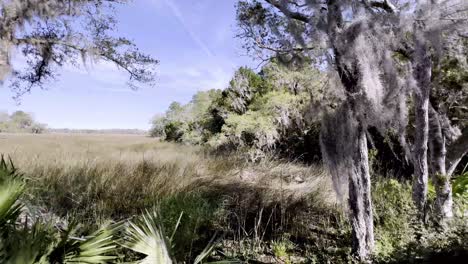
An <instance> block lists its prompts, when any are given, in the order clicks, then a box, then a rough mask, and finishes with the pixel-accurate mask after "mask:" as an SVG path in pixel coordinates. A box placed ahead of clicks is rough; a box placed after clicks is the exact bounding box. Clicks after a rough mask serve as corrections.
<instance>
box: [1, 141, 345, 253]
mask: <svg viewBox="0 0 468 264" xmlns="http://www.w3.org/2000/svg"><path fill="white" fill-rule="evenodd" d="M0 153H2V154H3V155H5V156H8V157H10V158H11V159H12V161H13V162H14V164H15V166H17V167H18V168H19V169H20V171H21V172H22V173H24V174H25V176H26V178H27V179H28V181H29V184H28V186H29V188H28V192H27V199H25V200H26V201H25V202H26V203H27V204H29V208H34V209H33V210H32V211H36V212H34V213H35V214H39V215H41V216H50V215H52V216H53V217H54V218H55V219H57V220H56V221H58V222H59V221H66V219H68V218H72V219H74V220H75V221H76V220H77V219H78V221H79V222H80V223H82V224H85V225H86V226H87V227H88V228H90V229H92V228H97V227H98V226H99V225H100V224H102V223H104V222H106V221H109V220H112V221H116V220H121V219H128V218H129V217H132V216H134V215H137V214H141V213H142V212H144V210H146V209H151V208H153V207H155V206H157V207H159V208H161V209H160V210H161V211H162V214H163V218H164V219H165V226H167V228H168V229H172V228H174V226H175V223H176V222H177V217H178V216H179V215H180V214H181V213H183V218H182V224H181V225H180V226H179V228H178V232H180V233H181V234H180V239H181V240H180V241H179V242H178V248H179V251H177V250H176V253H177V254H179V255H180V256H179V257H180V258H182V259H187V260H189V259H190V258H191V256H192V253H191V252H192V251H196V250H197V249H196V248H197V247H194V246H193V243H198V244H199V245H200V247H201V246H202V245H204V243H206V242H207V240H209V239H210V236H209V234H212V233H213V232H221V233H225V234H227V238H228V239H225V240H223V241H224V242H223V243H227V244H229V245H225V246H223V247H225V248H229V249H230V250H227V251H229V252H231V254H232V255H233V256H237V255H239V252H241V253H242V254H241V255H249V254H254V252H257V251H259V249H258V248H255V247H260V248H261V246H260V245H261V244H262V243H263V240H271V241H276V240H278V239H280V238H281V237H282V235H283V234H288V236H289V235H291V236H297V235H299V234H301V236H302V233H303V232H305V231H307V230H308V227H307V228H306V229H304V228H305V227H306V226H307V225H308V222H310V221H315V222H316V223H314V225H317V226H319V225H329V223H328V222H327V221H330V219H331V218H330V217H332V215H331V213H332V210H334V209H330V210H331V211H330V215H329V216H327V215H324V214H323V211H316V212H315V213H313V212H311V211H310V210H303V211H301V213H298V210H301V209H300V208H314V207H313V206H312V207H311V204H314V206H315V207H318V206H320V207H323V206H324V205H330V208H334V203H335V196H334V193H333V191H332V188H331V183H330V180H329V177H327V175H326V174H325V173H324V172H323V170H322V169H321V168H320V167H317V166H304V165H300V164H293V163H283V162H277V161H264V162H262V163H258V164H252V163H247V162H245V161H243V160H242V159H240V158H238V157H237V156H236V155H231V156H215V155H212V154H208V153H206V151H204V150H203V149H201V148H198V147H195V146H184V145H177V144H172V143H166V142H159V141H158V140H157V139H153V138H149V137H145V136H139V135H93V134H42V135H31V134H1V135H0ZM318 199H320V201H318ZM37 211H38V212H37ZM301 214H305V215H308V216H307V217H309V219H306V221H304V217H305V215H301ZM298 219H301V221H297V220H298ZM335 220H336V219H335ZM201 228H202V229H206V231H205V232H206V233H204V232H202V233H199V229H201ZM307 232H308V231H307ZM187 241H189V242H190V243H189V244H190V245H187ZM246 241H250V242H246ZM252 241H255V243H256V244H255V247H254V245H253V244H252V243H251V242H252ZM243 243H246V244H243ZM260 251H262V250H260ZM187 252H189V253H187Z"/></svg>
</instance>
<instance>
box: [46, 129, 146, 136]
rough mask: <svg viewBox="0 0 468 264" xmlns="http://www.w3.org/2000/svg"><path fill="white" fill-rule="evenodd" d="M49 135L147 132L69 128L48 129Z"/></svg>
mask: <svg viewBox="0 0 468 264" xmlns="http://www.w3.org/2000/svg"><path fill="white" fill-rule="evenodd" d="M47 132H49V133H70V134H126V135H128V134H129V135H146V134H147V133H148V132H147V131H145V130H142V129H117V128H115V129H69V128H49V129H48V130H47Z"/></svg>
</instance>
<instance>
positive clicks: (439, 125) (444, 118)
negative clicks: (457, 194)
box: [398, 0, 468, 222]
mask: <svg viewBox="0 0 468 264" xmlns="http://www.w3.org/2000/svg"><path fill="white" fill-rule="evenodd" d="M415 10H416V12H415V19H414V21H413V22H412V24H411V25H412V28H411V29H410V30H408V29H407V30H405V29H403V30H401V33H405V32H409V33H411V35H412V36H413V37H412V38H404V37H401V38H400V40H401V42H402V44H401V46H400V47H401V48H400V49H399V50H398V52H402V53H403V54H404V55H405V56H406V57H407V58H408V59H409V60H410V65H412V66H411V67H412V69H411V70H412V74H413V76H414V80H415V82H414V88H413V89H414V92H413V97H414V116H415V132H414V136H413V138H414V140H413V141H414V142H413V143H412V144H410V146H407V152H408V153H409V154H408V155H409V156H410V160H412V163H413V166H414V169H415V177H414V182H413V199H414V201H415V204H416V206H417V207H418V209H419V213H420V217H421V218H422V217H423V216H424V215H425V214H426V212H425V211H426V203H427V188H428V187H427V185H428V179H429V174H431V175H432V180H433V182H434V185H435V189H436V196H437V198H436V203H435V208H436V213H437V216H438V218H439V220H440V221H442V222H443V221H444V220H445V219H448V218H451V217H452V214H453V213H452V194H451V189H452V188H451V183H450V175H451V174H452V173H453V171H454V170H455V167H456V166H457V164H458V162H459V161H460V160H461V158H462V157H463V156H464V155H465V154H466V153H467V152H468V142H467V140H466V138H468V134H466V133H467V131H466V130H465V131H464V133H460V130H459V128H458V127H457V125H459V126H461V128H463V127H465V126H466V124H463V123H464V122H463V117H462V116H463V114H462V113H460V108H459V105H460V103H461V104H462V105H463V103H464V102H465V103H466V100H467V99H466V98H467V97H466V90H465V89H463V86H466V82H467V80H466V79H464V78H463V77H462V76H463V75H464V72H465V71H466V69H464V68H466V43H465V39H464V38H465V37H464V36H463V35H461V34H460V30H463V29H464V27H466V25H467V21H468V5H467V4H466V3H463V2H460V1H445V2H443V4H440V3H439V1H436V0H431V1H421V2H420V3H419V4H418V5H417V6H416V7H415ZM464 55H465V56H464ZM448 62H452V64H450V63H448ZM454 68H455V69H454ZM450 70H453V71H454V72H456V73H455V74H453V73H450ZM454 75H455V76H457V77H458V78H457V77H455V78H454ZM447 79H448V80H447ZM454 79H455V80H456V81H455V82H454ZM449 80H451V82H450V81H449ZM464 90H465V91H464ZM435 94H438V96H434V95H435ZM454 98H457V99H454ZM450 108H451V109H450ZM454 109H455V110H454ZM449 115H451V116H452V118H456V119H458V118H460V117H461V122H460V119H458V120H452V121H455V122H451V120H450V119H449ZM403 135H404V134H403ZM405 141H406V140H405V139H403V142H405ZM404 145H406V143H404ZM447 153H449V154H448V155H447ZM447 167H449V169H448V171H447Z"/></svg>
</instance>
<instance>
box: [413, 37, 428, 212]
mask: <svg viewBox="0 0 468 264" xmlns="http://www.w3.org/2000/svg"><path fill="white" fill-rule="evenodd" d="M420 34H421V33H416V37H415V40H416V50H415V58H414V61H415V65H414V69H413V71H414V77H415V80H416V83H417V89H416V91H415V93H414V94H415V96H414V99H415V100H414V105H415V129H416V132H415V139H414V150H413V164H414V179H413V200H414V203H415V205H416V207H417V209H418V212H419V216H420V219H423V218H424V216H425V208H426V202H427V185H428V174H429V171H428V162H427V143H428V138H429V93H430V85H431V72H432V62H431V58H430V53H429V48H428V46H427V43H426V42H425V40H424V38H423V37H422V36H421V35H420Z"/></svg>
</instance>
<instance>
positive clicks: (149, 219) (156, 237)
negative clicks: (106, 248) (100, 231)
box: [123, 210, 172, 264]
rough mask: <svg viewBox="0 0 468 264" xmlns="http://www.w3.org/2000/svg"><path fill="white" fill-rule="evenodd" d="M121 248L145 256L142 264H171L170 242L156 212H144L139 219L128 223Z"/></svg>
mask: <svg viewBox="0 0 468 264" xmlns="http://www.w3.org/2000/svg"><path fill="white" fill-rule="evenodd" d="M123 246H124V247H126V248H128V249H131V250H133V251H136V252H139V253H141V254H144V255H146V258H144V259H143V260H142V261H141V262H140V263H142V264H150V263H151V264H152V263H161V264H172V258H171V255H170V252H169V248H170V247H169V246H170V242H169V241H168V240H167V239H166V237H165V235H164V230H163V227H162V226H161V221H160V217H159V215H158V213H157V212H156V210H154V211H153V212H148V211H146V213H145V214H143V215H142V216H141V217H140V218H139V219H136V220H135V221H130V222H129V226H128V228H127V230H126V239H125V242H124V243H123Z"/></svg>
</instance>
